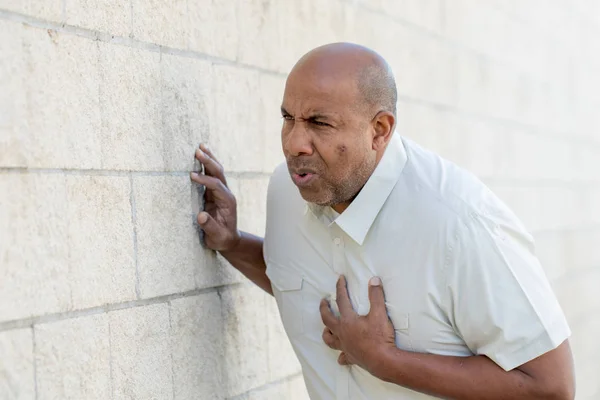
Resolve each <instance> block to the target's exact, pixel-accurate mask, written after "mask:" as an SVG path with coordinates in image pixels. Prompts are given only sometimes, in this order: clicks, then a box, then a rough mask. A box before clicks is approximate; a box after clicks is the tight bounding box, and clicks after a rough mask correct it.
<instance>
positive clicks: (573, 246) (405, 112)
mask: <svg viewBox="0 0 600 400" xmlns="http://www.w3.org/2000/svg"><path fill="white" fill-rule="evenodd" d="M339 40H348V41H355V42H358V43H362V44H365V45H368V46H370V47H372V48H374V49H376V50H378V51H379V52H381V53H382V54H383V55H384V56H385V57H386V58H387V59H388V60H389V62H390V63H391V64H392V66H393V68H394V70H395V73H396V76H397V80H398V85H399V94H400V99H399V130H400V131H401V133H402V134H404V135H405V136H407V137H410V138H412V139H414V140H416V141H417V142H419V143H421V144H423V145H425V146H427V147H430V148H432V149H433V150H436V151H438V152H439V153H441V154H442V155H443V156H445V157H447V158H449V159H451V160H453V161H455V162H457V163H458V164H460V165H463V166H465V167H467V168H469V169H470V170H472V171H473V172H474V173H476V174H477V175H479V176H480V177H481V178H482V179H483V180H484V181H485V182H486V183H488V184H489V185H490V187H491V188H492V189H493V190H494V191H496V192H497V193H498V194H499V195H500V196H501V197H502V198H503V199H505V200H506V201H507V202H508V204H509V205H510V206H511V207H512V208H513V209H514V210H515V212H516V213H517V214H518V215H519V216H520V217H521V218H522V219H523V221H524V222H525V224H526V225H527V226H528V228H529V229H530V230H531V231H532V232H533V234H534V236H535V238H536V240H537V249H538V254H539V256H540V258H541V259H542V261H543V263H544V266H545V268H546V271H547V273H548V276H549V277H550V279H551V281H552V283H553V285H554V287H555V289H556V291H557V294H558V296H559V298H560V301H561V304H562V305H563V307H564V309H565V312H566V314H567V316H568V318H569V321H570V323H571V326H572V329H573V338H572V346H573V350H574V353H575V357H576V366H577V372H578V399H582V400H591V399H598V398H600V381H599V380H598V370H600V345H598V341H597V337H598V336H599V335H600V324H599V323H598V321H599V318H598V315H600V295H599V293H598V287H599V286H600V161H599V160H600V114H599V113H598V111H597V110H598V107H599V106H600V72H599V71H600V7H599V5H598V2H596V1H594V0H576V1H573V0H570V1H567V0H544V1H541V0H526V1H522V0H519V1H517V0H510V1H509V0H487V1H477V0H329V1H327V2H326V3H323V2H322V1H321V0H304V1H295V0H284V1H274V0H262V1H259V0H234V1H222V2H217V1H209V0H197V1H192V0H175V1H169V2H165V1H158V0H153V1H140V0H104V1H99V0H85V1H73V0H26V1H16V0H0V398H1V399H40V400H41V399H123V398H127V399H150V398H156V399H198V398H200V399H236V400H242V399H244V400H246V399H303V398H306V393H305V391H304V389H303V382H302V379H301V377H300V375H299V366H298V363H297V361H296V360H295V358H294V355H293V352H292V351H291V349H290V346H289V343H288V342H287V339H286V338H285V335H284V334H283V330H282V327H281V324H280V322H279V317H278V315H277V309H276V306H275V304H274V302H273V300H272V299H271V298H269V297H268V296H267V295H265V294H263V293H261V292H260V291H259V290H258V289H256V288H253V287H252V286H251V285H250V284H248V282H247V281H246V280H245V279H244V278H243V277H241V276H240V274H239V273H237V272H235V271H234V270H233V269H232V268H231V267H230V266H228V265H226V263H225V262H224V261H223V259H222V258H221V257H220V256H217V255H215V254H214V253H212V252H210V251H208V250H206V249H203V248H202V247H201V245H200V243H199V240H198V235H197V233H196V230H195V227H194V223H193V221H194V214H195V212H196V211H197V209H198V199H197V192H196V189H195V188H194V187H192V185H191V184H190V182H189V180H188V171H190V170H191V169H192V168H193V167H194V164H193V158H192V154H193V149H194V147H196V146H197V145H198V144H199V143H201V142H204V143H208V144H209V146H210V147H212V148H213V150H214V151H215V153H216V154H218V156H219V158H220V160H221V161H222V162H223V164H224V165H225V168H226V169H227V172H228V177H229V181H230V185H231V187H232V190H234V192H235V193H237V194H238V196H239V197H238V198H239V205H240V210H239V212H240V217H239V221H240V226H241V228H243V229H246V230H250V231H252V232H255V233H258V234H261V233H262V231H263V229H264V212H265V204H264V200H265V190H266V185H267V182H268V177H269V173H270V172H271V171H272V169H273V167H274V166H275V165H276V164H277V163H278V162H280V161H281V159H282V157H281V155H280V144H279V126H280V119H279V115H278V114H279V111H278V107H279V104H280V103H279V102H280V99H281V93H282V89H283V84H284V81H285V76H286V72H287V71H289V69H290V68H291V66H292V65H293V63H294V62H295V60H296V59H297V58H298V57H299V56H301V55H302V54H303V53H305V52H306V51H307V50H309V49H311V48H313V47H315V46H318V45H320V44H324V43H327V42H332V41H339Z"/></svg>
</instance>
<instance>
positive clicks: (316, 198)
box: [298, 188, 332, 206]
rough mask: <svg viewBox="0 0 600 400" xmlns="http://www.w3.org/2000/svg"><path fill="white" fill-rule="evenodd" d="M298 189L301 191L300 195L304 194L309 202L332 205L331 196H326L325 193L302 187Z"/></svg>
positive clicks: (304, 197)
mask: <svg viewBox="0 0 600 400" xmlns="http://www.w3.org/2000/svg"><path fill="white" fill-rule="evenodd" d="M298 190H299V191H300V196H302V198H303V199H304V201H306V202H307V203H312V204H316V205H318V206H330V205H331V204H332V202H331V198H330V196H326V195H324V194H323V193H320V192H316V191H314V190H308V189H300V188H299V189H298Z"/></svg>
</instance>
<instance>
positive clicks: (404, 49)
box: [390, 31, 458, 104]
mask: <svg viewBox="0 0 600 400" xmlns="http://www.w3.org/2000/svg"><path fill="white" fill-rule="evenodd" d="M401 39H402V40H401V43H400V44H399V45H398V46H397V48H396V49H395V53H396V56H395V57H394V58H395V60H394V61H393V64H392V69H393V70H394V73H395V76H396V79H397V86H398V95H399V96H408V97H412V98H417V99H421V100H426V101H429V102H433V103H440V104H455V102H456V98H457V96H458V93H457V76H458V61H457V56H456V53H455V52H454V51H452V49H450V48H448V47H447V46H445V45H444V44H443V43H440V42H439V41H437V40H435V39H433V38H431V37H428V36H423V35H418V34H416V33H414V32H411V31H408V32H405V37H402V38H401ZM390 62H391V61H390Z"/></svg>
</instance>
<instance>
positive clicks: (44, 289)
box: [0, 173, 71, 321]
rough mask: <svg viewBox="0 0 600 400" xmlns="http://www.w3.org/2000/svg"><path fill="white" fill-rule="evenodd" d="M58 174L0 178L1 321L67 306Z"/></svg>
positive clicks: (4, 175) (63, 193) (62, 186)
mask: <svg viewBox="0 0 600 400" xmlns="http://www.w3.org/2000/svg"><path fill="white" fill-rule="evenodd" d="M66 203H67V195H66V190H65V178H64V176H63V175H61V174H39V175H38V174H27V173H0V260H2V268H0V321H7V320H13V319H20V318H27V317H31V316H34V315H42V314H46V313H53V312H60V311H65V310H68V309H69V308H70V306H71V289H70V285H69V278H68V277H69V263H68V246H67V243H68V241H67V237H68V229H67V228H68V225H67V220H66V218H65V215H67V204H66Z"/></svg>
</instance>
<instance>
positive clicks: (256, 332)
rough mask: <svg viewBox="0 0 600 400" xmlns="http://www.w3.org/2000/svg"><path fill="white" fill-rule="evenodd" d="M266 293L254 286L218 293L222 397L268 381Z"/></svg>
mask: <svg viewBox="0 0 600 400" xmlns="http://www.w3.org/2000/svg"><path fill="white" fill-rule="evenodd" d="M266 296H267V294H265V293H264V292H263V291H262V290H261V289H259V288H258V287H256V286H248V287H245V286H238V287H235V288H228V289H225V290H223V292H222V293H221V301H222V307H223V321H224V326H225V330H224V335H223V339H224V347H225V351H224V358H223V373H224V376H223V377H224V385H223V387H224V392H225V393H224V394H225V396H226V397H233V396H236V395H240V394H242V393H245V392H248V391H250V390H251V389H254V388H257V387H260V386H262V385H264V384H266V383H267V382H268V381H269V369H268V363H267V358H268V357H267V339H268V338H267V327H266V326H265V318H266V313H265V298H266Z"/></svg>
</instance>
